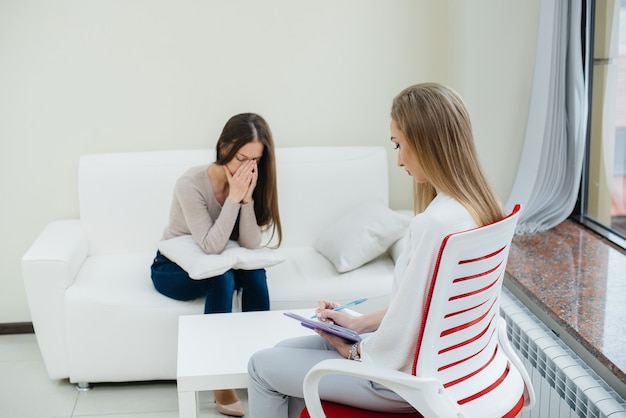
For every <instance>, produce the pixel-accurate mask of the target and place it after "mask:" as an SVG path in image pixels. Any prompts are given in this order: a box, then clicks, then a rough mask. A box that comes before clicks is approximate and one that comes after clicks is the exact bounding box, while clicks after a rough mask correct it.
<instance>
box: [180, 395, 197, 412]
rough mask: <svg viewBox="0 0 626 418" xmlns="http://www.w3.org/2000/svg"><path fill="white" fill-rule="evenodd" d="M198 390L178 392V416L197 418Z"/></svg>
mask: <svg viewBox="0 0 626 418" xmlns="http://www.w3.org/2000/svg"><path fill="white" fill-rule="evenodd" d="M198 407H199V404H198V392H196V391H188V392H178V414H179V418H198V413H199V411H198Z"/></svg>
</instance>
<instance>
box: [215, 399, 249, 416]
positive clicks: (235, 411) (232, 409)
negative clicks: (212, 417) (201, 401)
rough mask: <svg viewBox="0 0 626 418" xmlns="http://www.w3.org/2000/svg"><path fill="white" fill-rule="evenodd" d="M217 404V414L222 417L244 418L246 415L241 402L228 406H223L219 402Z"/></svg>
mask: <svg viewBox="0 0 626 418" xmlns="http://www.w3.org/2000/svg"><path fill="white" fill-rule="evenodd" d="M215 403H216V404H217V412H219V413H220V414H222V415H230V416H231V417H242V416H244V415H245V414H246V412H245V411H244V410H243V405H242V403H241V401H237V402H233V403H229V404H228V405H222V404H221V403H219V402H215Z"/></svg>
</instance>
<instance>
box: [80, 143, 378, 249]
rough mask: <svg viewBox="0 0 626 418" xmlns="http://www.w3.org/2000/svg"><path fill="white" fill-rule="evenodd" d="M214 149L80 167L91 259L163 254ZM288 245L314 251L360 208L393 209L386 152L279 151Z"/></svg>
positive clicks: (125, 156) (99, 158)
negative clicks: (179, 205)
mask: <svg viewBox="0 0 626 418" xmlns="http://www.w3.org/2000/svg"><path fill="white" fill-rule="evenodd" d="M214 159H215V153H214V151H213V150H169V151H148V152H128V153H113V154H93V155H85V156H82V157H81V159H80V163H79V175H78V201H79V210H80V219H81V223H82V225H83V227H84V230H85V232H86V234H87V239H88V242H89V252H90V254H92V255H96V254H111V253H128V252H136V251H146V250H155V251H156V243H157V242H158V241H159V240H160V239H161V236H162V233H163V229H164V228H165V226H166V223H167V221H168V217H169V210H170V205H171V199H172V192H173V189H174V184H175V183H176V180H177V179H178V177H179V176H180V175H182V174H183V173H184V172H185V171H186V170H187V169H188V168H189V167H193V166H197V165H202V164H209V163H210V162H212V161H214ZM276 161H277V173H278V199H279V206H280V215H281V221H282V226H283V246H292V247H293V246H310V245H312V244H313V242H314V241H315V239H316V238H317V235H318V234H319V233H320V232H321V231H323V230H324V229H325V228H327V227H328V226H329V225H330V223H331V222H332V221H334V220H336V219H338V218H339V217H341V216H342V215H345V214H346V213H347V212H348V211H349V210H350V209H352V208H355V207H357V206H358V205H360V204H362V203H364V202H368V201H372V200H379V201H382V202H384V203H385V204H388V196H389V193H388V173H387V156H386V152H385V149H384V148H383V147H292V148H277V149H276Z"/></svg>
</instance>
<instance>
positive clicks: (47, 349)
mask: <svg viewBox="0 0 626 418" xmlns="http://www.w3.org/2000/svg"><path fill="white" fill-rule="evenodd" d="M87 253H88V246H87V237H86V235H85V233H84V231H83V229H82V228H81V224H80V221H79V220H77V219H72V220H63V221H54V222H51V223H50V224H48V225H47V226H46V227H45V228H44V230H43V231H42V232H41V233H40V234H39V235H38V236H37V238H36V239H35V241H34V242H33V244H32V245H31V247H30V248H29V249H28V250H27V251H26V253H25V254H24V255H23V256H22V278H23V280H24V287H25V289H26V297H27V299H28V306H29V308H30V314H31V319H32V321H33V327H34V328H35V334H36V336H37V341H38V343H39V348H40V350H41V354H42V356H43V360H44V363H45V365H46V369H47V371H48V375H49V376H50V378H51V379H62V378H66V377H68V376H69V372H68V367H67V358H66V352H65V350H66V348H65V340H66V339H65V315H64V312H65V305H64V301H65V290H66V289H67V288H68V287H69V286H70V285H71V284H72V283H73V282H74V279H75V277H76V275H77V273H78V271H79V269H80V266H81V265H82V264H83V262H84V261H85V259H86V258H87Z"/></svg>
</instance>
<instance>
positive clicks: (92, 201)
mask: <svg viewBox="0 0 626 418" xmlns="http://www.w3.org/2000/svg"><path fill="white" fill-rule="evenodd" d="M276 159H277V171H278V189H279V190H278V191H279V206H280V215H281V218H282V225H283V235H284V237H283V244H282V246H281V247H280V248H279V249H278V250H277V251H278V252H279V253H280V254H281V255H282V256H284V257H285V259H286V261H284V262H282V263H280V264H277V265H274V266H272V267H268V269H267V276H268V286H269V291H270V304H271V309H295V308H307V307H311V308H313V307H314V306H316V302H317V301H318V300H319V299H320V298H326V299H331V300H337V301H339V302H347V301H349V300H352V299H356V298H361V297H367V298H368V299H369V300H368V301H367V302H366V303H364V304H362V305H360V306H359V308H360V310H361V311H370V310H374V309H378V308H380V307H382V306H385V304H386V303H387V298H388V294H389V292H390V288H391V280H392V274H393V267H394V260H395V257H396V256H397V252H398V251H399V249H398V247H399V246H400V245H401V243H400V242H401V240H399V241H396V244H395V245H393V246H391V247H390V248H389V251H387V252H385V253H383V254H382V255H380V256H378V257H377V258H375V259H374V260H373V261H371V262H368V263H367V264H365V265H363V266H361V267H359V268H357V269H355V270H352V271H349V272H346V273H343V274H340V273H338V271H337V270H336V269H335V267H334V265H333V264H332V263H331V262H330V261H329V260H328V259H327V258H326V257H324V256H323V255H321V254H320V253H319V252H317V251H316V250H315V249H314V247H313V245H314V243H315V240H316V239H317V238H318V236H319V235H320V233H321V231H327V230H328V228H329V226H330V225H331V224H332V223H333V222H335V221H337V220H338V219H340V218H341V217H345V216H346V215H347V214H349V213H350V211H351V210H353V209H354V208H357V207H359V206H362V205H363V204H364V203H365V202H369V201H373V200H377V201H380V202H383V203H384V204H385V205H387V204H388V173H387V156H386V152H385V149H384V148H382V147H294V148H278V149H277V150H276ZM213 160H214V153H213V151H212V150H172V151H151V152H137V153H114V154H97V155H87V156H83V157H82V158H81V159H80V162H79V173H78V199H79V213H80V219H70V220H58V221H54V222H51V223H50V224H49V225H47V226H46V227H45V229H44V230H43V231H42V232H41V234H40V235H39V236H38V237H37V238H36V240H35V241H34V243H33V244H32V246H31V248H30V249H29V250H28V251H27V252H26V254H25V255H24V256H23V258H22V272H23V279H24V283H25V288H26V292H27V298H28V303H29V307H30V312H31V317H32V322H33V326H34V328H35V333H36V336H37V341H38V344H39V347H40V349H41V353H42V355H43V359H44V362H45V365H46V368H47V371H48V374H49V376H50V378H52V379H65V378H68V379H69V381H70V382H74V383H79V384H81V385H83V384H87V383H95V382H124V381H146V380H171V379H175V378H176V349H177V325H178V316H179V315H189V314H201V313H202V310H203V304H204V301H203V300H201V299H199V300H196V301H193V302H180V301H176V300H172V299H169V298H167V297H165V296H162V295H161V294H159V293H158V292H157V291H156V290H155V289H154V288H153V285H152V282H151V280H150V264H151V261H152V259H153V257H154V254H155V251H156V245H157V243H158V242H159V240H160V239H161V233H162V231H163V228H164V227H165V224H166V222H167V219H168V211H169V207H170V202H171V197H172V190H173V187H174V183H175V181H176V179H177V178H178V177H179V176H180V175H181V174H182V173H183V172H184V171H185V170H186V169H187V168H189V167H191V166H194V165H201V164H207V163H208V162H211V161H213ZM407 222H408V217H407ZM357 310H358V309H357ZM207 332H210V330H207ZM216 343H219V342H216Z"/></svg>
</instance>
